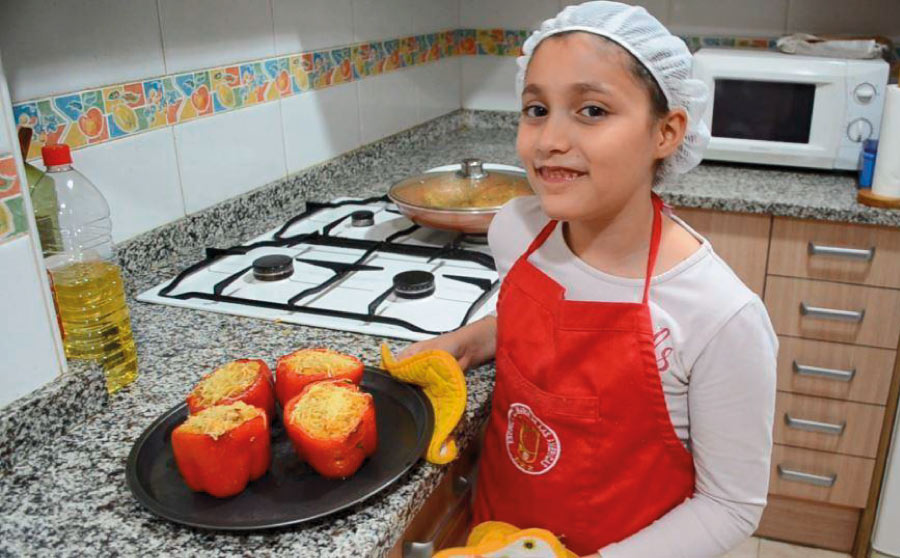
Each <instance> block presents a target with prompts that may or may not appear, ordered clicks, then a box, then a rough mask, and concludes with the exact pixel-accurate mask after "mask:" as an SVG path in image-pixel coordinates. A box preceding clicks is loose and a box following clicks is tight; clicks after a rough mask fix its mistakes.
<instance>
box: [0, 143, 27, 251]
mask: <svg viewBox="0 0 900 558" xmlns="http://www.w3.org/2000/svg"><path fill="white" fill-rule="evenodd" d="M27 230H28V220H27V219H26V218H25V200H24V199H22V188H21V185H20V184H19V175H18V173H17V172H16V160H15V158H14V157H13V154H12V153H0V242H5V241H7V240H9V239H11V238H12V237H14V236H18V235H19V234H21V233H23V232H26V231H27Z"/></svg>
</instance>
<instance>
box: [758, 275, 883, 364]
mask: <svg viewBox="0 0 900 558" xmlns="http://www.w3.org/2000/svg"><path fill="white" fill-rule="evenodd" d="M766 308H768V310H769V316H770V317H771V318H772V324H773V325H774V326H775V331H776V332H778V333H781V334H784V335H793V336H795V337H805V338H808V339H821V340H823V341H842V342H845V343H857V344H860V345H872V346H875V347H884V348H886V349H894V348H896V346H897V336H898V334H900V291H895V290H890V289H880V288H875V287H861V286H857V285H848V284H845V283H829V282H826V281H811V280H808V279H792V278H788V277H774V276H771V275H770V276H769V278H768V280H767V282H766Z"/></svg>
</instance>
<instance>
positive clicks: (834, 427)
mask: <svg viewBox="0 0 900 558" xmlns="http://www.w3.org/2000/svg"><path fill="white" fill-rule="evenodd" d="M784 423H785V424H786V425H788V426H789V427H790V428H796V429H797V430H806V431H807V432H821V433H823V434H831V435H834V436H840V435H841V434H843V433H844V428H845V427H846V426H847V422H846V421H845V422H842V423H840V424H833V423H830V422H819V421H817V420H809V419H799V418H794V417H792V416H791V415H790V414H789V413H785V414H784Z"/></svg>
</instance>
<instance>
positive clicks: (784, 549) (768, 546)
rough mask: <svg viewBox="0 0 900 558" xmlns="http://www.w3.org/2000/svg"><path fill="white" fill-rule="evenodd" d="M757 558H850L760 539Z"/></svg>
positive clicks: (825, 551)
mask: <svg viewBox="0 0 900 558" xmlns="http://www.w3.org/2000/svg"><path fill="white" fill-rule="evenodd" d="M759 558H850V555H849V554H843V553H841V552H832V551H830V550H822V549H821V548H811V547H808V546H799V545H793V544H787V543H783V542H777V541H770V540H767V539H760V541H759Z"/></svg>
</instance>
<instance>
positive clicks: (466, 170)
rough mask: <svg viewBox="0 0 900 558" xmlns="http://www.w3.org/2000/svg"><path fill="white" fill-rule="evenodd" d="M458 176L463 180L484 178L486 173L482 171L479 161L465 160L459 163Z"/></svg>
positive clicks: (482, 167)
mask: <svg viewBox="0 0 900 558" xmlns="http://www.w3.org/2000/svg"><path fill="white" fill-rule="evenodd" d="M458 174H459V175H460V176H462V177H464V178H484V177H485V176H487V171H485V170H484V163H483V162H482V161H481V159H476V158H466V159H463V160H462V161H461V162H460V163H459V172H458Z"/></svg>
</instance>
